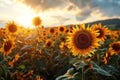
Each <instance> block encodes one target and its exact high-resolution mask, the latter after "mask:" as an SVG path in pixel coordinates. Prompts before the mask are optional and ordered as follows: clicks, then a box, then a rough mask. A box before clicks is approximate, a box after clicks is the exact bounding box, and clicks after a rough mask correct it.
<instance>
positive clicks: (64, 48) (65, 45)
mask: <svg viewBox="0 0 120 80" xmlns="http://www.w3.org/2000/svg"><path fill="white" fill-rule="evenodd" d="M59 47H60V49H61V50H62V51H64V50H66V48H67V44H66V43H65V42H61V44H60V46H59Z"/></svg>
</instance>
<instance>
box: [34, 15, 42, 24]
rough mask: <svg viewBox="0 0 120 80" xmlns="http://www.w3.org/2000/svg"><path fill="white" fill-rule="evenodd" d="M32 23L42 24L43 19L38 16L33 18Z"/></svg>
mask: <svg viewBox="0 0 120 80" xmlns="http://www.w3.org/2000/svg"><path fill="white" fill-rule="evenodd" d="M32 23H33V25H34V26H39V25H41V24H42V20H41V18H40V17H39V16H37V17H34V18H33V20H32Z"/></svg>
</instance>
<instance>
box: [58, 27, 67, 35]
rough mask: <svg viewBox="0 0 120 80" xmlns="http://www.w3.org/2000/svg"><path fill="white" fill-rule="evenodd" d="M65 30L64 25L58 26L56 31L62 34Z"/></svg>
mask: <svg viewBox="0 0 120 80" xmlns="http://www.w3.org/2000/svg"><path fill="white" fill-rule="evenodd" d="M65 31H66V27H65V26H58V32H59V33H60V34H64V33H65Z"/></svg>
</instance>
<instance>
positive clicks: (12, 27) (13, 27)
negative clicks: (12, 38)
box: [9, 25, 17, 33]
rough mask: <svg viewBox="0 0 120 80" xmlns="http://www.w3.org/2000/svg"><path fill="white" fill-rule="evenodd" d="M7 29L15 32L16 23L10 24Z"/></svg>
mask: <svg viewBox="0 0 120 80" xmlns="http://www.w3.org/2000/svg"><path fill="white" fill-rule="evenodd" d="M9 31H10V32H13V33H14V32H16V31H17V26H16V25H10V26H9Z"/></svg>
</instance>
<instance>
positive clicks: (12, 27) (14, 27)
mask: <svg viewBox="0 0 120 80" xmlns="http://www.w3.org/2000/svg"><path fill="white" fill-rule="evenodd" d="M6 30H7V32H8V33H12V34H13V33H16V32H17V31H18V26H17V25H16V24H15V23H14V21H12V22H9V23H7V24H6Z"/></svg>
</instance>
